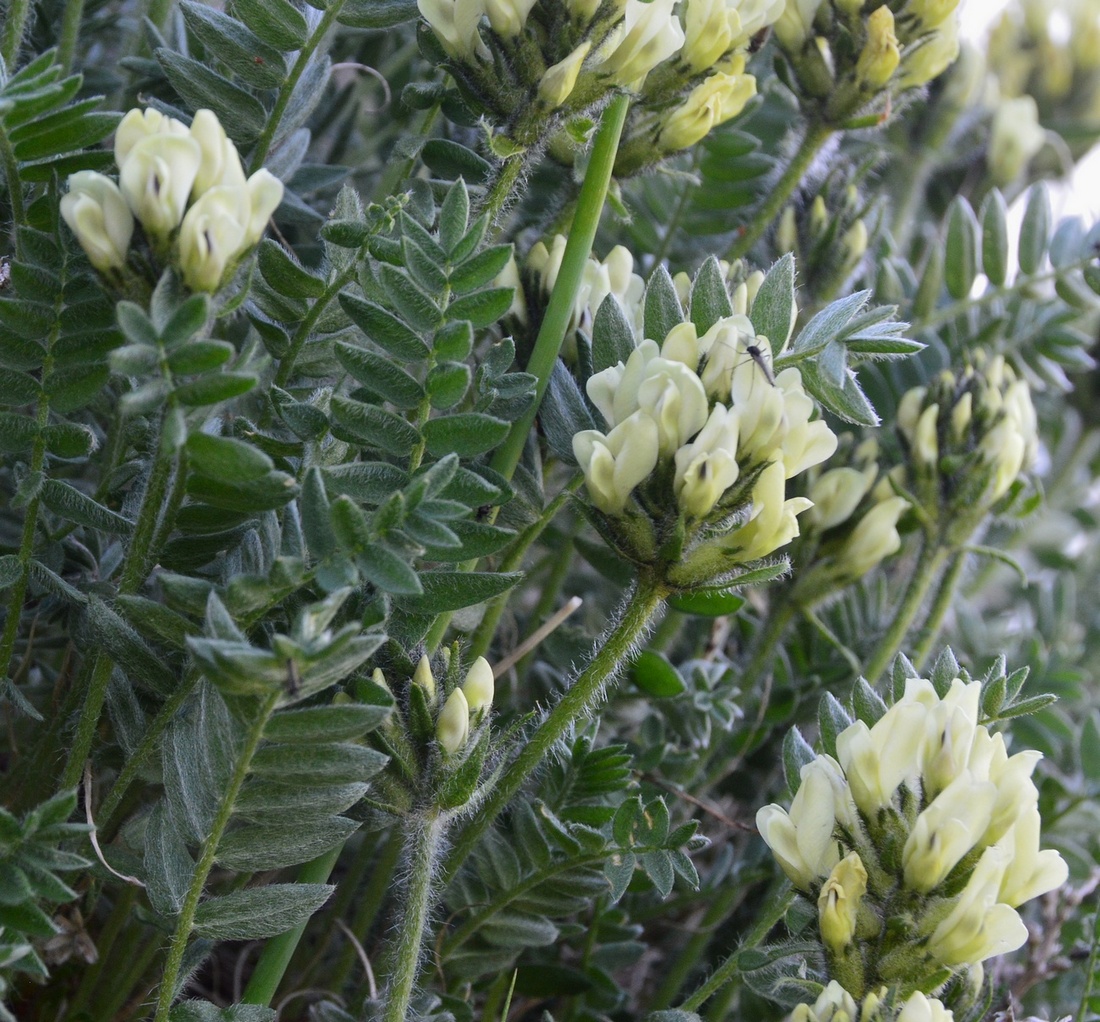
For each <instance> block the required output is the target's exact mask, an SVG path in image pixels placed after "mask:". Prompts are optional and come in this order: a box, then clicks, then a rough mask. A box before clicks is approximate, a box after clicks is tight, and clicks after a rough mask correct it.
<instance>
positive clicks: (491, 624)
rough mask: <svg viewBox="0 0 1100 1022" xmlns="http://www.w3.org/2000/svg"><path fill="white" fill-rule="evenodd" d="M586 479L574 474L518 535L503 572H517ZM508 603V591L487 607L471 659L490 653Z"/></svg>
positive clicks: (473, 640) (472, 640)
mask: <svg viewBox="0 0 1100 1022" xmlns="http://www.w3.org/2000/svg"><path fill="white" fill-rule="evenodd" d="M583 481H584V477H583V476H581V475H576V476H574V477H573V478H572V479H571V480H570V481H569V483H568V485H567V486H566V487H565V489H564V490H562V491H561V493H559V494H558V495H557V496H556V497H555V498H554V499H553V500H552V501H550V503H549V504H547V505H546V507H545V508H544V509H543V512H542V514H541V515H540V516H539V518H538V520H537V521H535V522H533V523H532V524H531V525H529V526H528V527H527V528H526V529H524V530H523V532H521V533H520V534H519V535H518V536H517V537H516V539H515V540H514V542H513V543H512V546H511V547H510V548H509V550H508V553H507V554H506V555H505V556H504V559H503V560H502V561H501V562H500V568H499V569H498V570H500V571H502V572H507V571H515V570H516V568H518V567H519V566H520V564H522V563H523V558H524V555H525V554H526V553H527V551H528V550H529V549H530V547H531V544H532V543H534V542H535V540H537V539H538V538H539V536H541V535H542V534H543V532H544V531H545V529H546V527H547V526H548V525H549V524H550V523H551V522H552V521H553V520H554V517H555V516H556V515H557V513H558V511H560V510H561V508H562V506H563V505H564V504H565V502H566V501H567V500H568V499H569V498H570V496H572V494H574V493H575V492H576V491H577V488H578V487H579V486H580V484H581V483H582V482H583ZM507 605H508V594H507V593H504V594H502V595H501V596H498V597H497V598H496V599H494V600H492V601H491V602H490V603H489V606H488V607H487V608H486V610H485V614H484V615H483V616H482V618H481V621H480V622H479V623H478V626H477V628H476V629H475V630H474V634H473V635H472V636H471V638H470V650H469V654H468V656H469V659H470V660H476V659H477V658H478V657H479V656H485V654H486V653H488V652H489V646H490V645H491V643H492V641H493V635H494V634H495V632H496V628H497V625H498V624H499V623H500V617H501V615H502V614H503V613H504V608H505V607H506V606H507Z"/></svg>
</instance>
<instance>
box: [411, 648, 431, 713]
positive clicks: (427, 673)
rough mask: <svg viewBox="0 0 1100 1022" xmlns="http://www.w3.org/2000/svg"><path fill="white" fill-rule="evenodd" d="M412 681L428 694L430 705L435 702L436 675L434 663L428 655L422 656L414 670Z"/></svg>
mask: <svg viewBox="0 0 1100 1022" xmlns="http://www.w3.org/2000/svg"><path fill="white" fill-rule="evenodd" d="M412 683H413V684H414V685H419V686H420V688H422V689H423V690H424V695H425V696H427V699H428V705H429V706H430V705H432V703H434V702H435V675H433V674H432V665H431V663H430V662H429V660H428V658H427V657H426V656H422V657H421V658H420V662H419V663H418V664H417V665H416V670H415V671H413V676H412Z"/></svg>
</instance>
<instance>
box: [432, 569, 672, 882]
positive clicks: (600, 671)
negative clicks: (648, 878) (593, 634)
mask: <svg viewBox="0 0 1100 1022" xmlns="http://www.w3.org/2000/svg"><path fill="white" fill-rule="evenodd" d="M665 595H666V593H665V590H664V588H663V586H662V585H661V583H660V582H659V581H658V580H657V579H655V578H653V577H651V576H646V575H643V576H642V577H641V578H640V579H639V580H638V584H637V586H636V587H635V589H634V591H633V592H631V593H630V594H629V595H628V596H627V598H626V604H625V606H624V608H623V610H622V613H621V614H620V616H619V620H618V621H617V622H616V624H615V626H614V627H613V628H612V629H611V630H610V632H608V633H607V634H606V635H605V636H604V637H603V638H601V639H600V640H599V641H598V642H597V643H596V648H595V652H594V654H593V656H592V659H591V660H590V661H589V662H588V666H587V667H586V668H585V669H584V670H583V671H582V672H581V673H580V675H578V677H577V680H576V681H575V682H574V683H573V685H572V686H571V687H570V688H569V689H568V691H566V692H565V694H564V695H562V697H561V699H559V700H558V703H557V705H556V706H555V707H554V708H553V709H552V710H551V711H550V712H549V714H548V715H547V716H546V718H545V719H544V720H543V722H542V723H541V724H540V725H539V726H538V727H537V728H536V729H535V730H534V731H533V732H532V733H531V735H530V736H529V737H528V738H527V739H526V740H524V741H522V742H521V743H520V744H521V745H522V748H521V749H520V752H519V755H517V756H516V758H515V759H514V760H512V762H511V764H509V766H508V767H507V769H506V770H505V771H504V772H503V774H502V775H501V776H500V779H499V780H498V781H497V784H496V787H495V788H493V789H492V790H491V791H490V792H489V793H488V795H487V796H486V798H485V801H484V802H483V803H482V804H481V806H480V807H479V809H478V811H477V814H476V815H475V816H473V817H472V818H471V819H470V821H469V823H467V824H466V826H465V828H464V829H463V830H462V832H461V833H460V834H459V835H458V838H457V840H456V841H455V844H454V847H453V848H452V849H451V853H450V855H449V856H448V857H447V860H446V862H445V863H444V866H443V873H442V877H443V881H444V883H446V882H449V881H450V880H451V879H452V878H453V877H454V875H455V874H456V873H457V872H458V869H459V867H460V866H461V865H462V863H463V862H464V861H465V859H466V856H467V855H469V854H470V852H471V851H472V850H473V848H474V846H475V845H476V844H477V842H478V840H479V839H480V838H481V835H482V834H483V833H484V832H485V830H486V828H488V827H489V825H490V824H491V823H492V822H493V821H494V820H495V819H496V818H497V816H498V815H499V814H500V812H501V810H502V809H504V807H505V806H506V805H507V804H508V803H509V802H510V801H511V800H512V798H513V797H514V796H515V795H516V794H517V793H518V792H519V790H520V788H522V787H523V785H524V783H525V782H526V781H527V779H528V778H529V777H530V776H531V775H532V774H533V773H534V772H535V771H536V770H537V769H538V768H539V766H540V765H542V763H543V762H544V761H545V759H546V757H547V756H548V755H549V753H550V750H551V749H552V748H553V746H554V745H555V743H556V742H557V741H558V740H559V739H560V738H561V737H562V736H563V735H564V734H565V733H566V731H568V730H569V728H570V727H572V725H573V724H575V723H576V722H577V721H578V720H580V719H581V718H582V717H585V716H587V715H588V714H590V713H591V712H592V710H593V709H594V708H595V707H596V706H597V705H598V704H599V702H600V700H601V699H602V698H603V695H604V693H605V692H606V690H607V686H608V684H609V683H610V682H611V681H612V679H613V678H614V677H615V675H616V674H617V673H618V671H619V670H620V669H621V668H622V666H623V664H625V663H626V661H627V659H628V658H629V656H630V654H631V652H632V651H633V649H634V648H635V644H636V643H637V641H638V639H639V638H640V637H641V636H642V635H643V634H644V633H645V631H646V629H647V628H648V627H649V623H650V621H651V620H652V619H653V615H654V614H656V613H657V611H658V609H659V608H660V606H661V604H662V602H663V601H664V598H665Z"/></svg>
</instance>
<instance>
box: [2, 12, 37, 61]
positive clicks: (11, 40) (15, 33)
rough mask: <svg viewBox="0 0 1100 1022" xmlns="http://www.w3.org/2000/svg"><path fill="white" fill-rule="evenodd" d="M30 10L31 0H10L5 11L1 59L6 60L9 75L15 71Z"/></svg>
mask: <svg viewBox="0 0 1100 1022" xmlns="http://www.w3.org/2000/svg"><path fill="white" fill-rule="evenodd" d="M30 12H31V0H8V9H7V10H6V11H5V12H4V27H3V29H2V30H0V60H3V61H4V67H5V68H6V69H7V73H8V74H9V75H10V74H12V73H13V72H14V71H15V61H16V59H17V58H18V56H19V47H20V46H21V45H22V43H23V33H24V32H25V31H26V29H27V16H28V15H29V14H30Z"/></svg>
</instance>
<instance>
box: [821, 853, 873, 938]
mask: <svg viewBox="0 0 1100 1022" xmlns="http://www.w3.org/2000/svg"><path fill="white" fill-rule="evenodd" d="M866 893H867V870H866V869H864V867H863V861H862V860H861V859H860V857H859V856H858V855H857V854H856V853H855V852H850V853H849V854H848V855H846V856H845V857H844V858H843V859H841V860H840V862H838V863H837V864H836V865H835V866H834V867H833V871H832V873H830V874H829V879H828V880H826V881H825V883H824V885H823V886H822V888H821V895H820V896H819V897H818V899H817V917H818V926H819V928H820V930H821V939H822V940H823V941H824V942H825V946H826V947H827V948H829V950H830V951H832V952H834V953H835V954H840V953H841V952H843V951H844V949H845V948H846V947H847V946H848V945H849V944H851V943H852V939H853V938H854V937H855V933H856V918H857V916H858V915H859V904H860V901H861V900H862V898H863V896H864V895H865V894H866Z"/></svg>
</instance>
